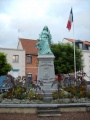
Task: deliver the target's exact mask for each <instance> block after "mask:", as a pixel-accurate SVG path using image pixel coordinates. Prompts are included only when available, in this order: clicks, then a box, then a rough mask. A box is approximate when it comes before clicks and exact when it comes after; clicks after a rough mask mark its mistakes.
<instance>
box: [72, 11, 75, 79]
mask: <svg viewBox="0 0 90 120" xmlns="http://www.w3.org/2000/svg"><path fill="white" fill-rule="evenodd" d="M72 11H73V9H72ZM73 41H74V73H75V79H76V52H75V40H74V21H73Z"/></svg>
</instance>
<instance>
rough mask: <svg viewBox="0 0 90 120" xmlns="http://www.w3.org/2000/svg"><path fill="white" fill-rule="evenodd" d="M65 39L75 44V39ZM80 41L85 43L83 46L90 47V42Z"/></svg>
mask: <svg viewBox="0 0 90 120" xmlns="http://www.w3.org/2000/svg"><path fill="white" fill-rule="evenodd" d="M64 39H66V40H68V41H70V42H75V39H70V38H64ZM80 41H81V42H83V44H86V45H90V42H88V41H82V40H80Z"/></svg>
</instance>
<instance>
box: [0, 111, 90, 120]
mask: <svg viewBox="0 0 90 120" xmlns="http://www.w3.org/2000/svg"><path fill="white" fill-rule="evenodd" d="M0 120H90V112H78V113H75V112H70V113H61V116H60V117H38V116H37V115H32V114H5V113H2V114H0Z"/></svg>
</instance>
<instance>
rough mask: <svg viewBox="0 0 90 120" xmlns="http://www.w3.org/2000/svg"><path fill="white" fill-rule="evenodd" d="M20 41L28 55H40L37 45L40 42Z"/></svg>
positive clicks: (22, 39)
mask: <svg viewBox="0 0 90 120" xmlns="http://www.w3.org/2000/svg"><path fill="white" fill-rule="evenodd" d="M19 41H20V42H21V44H22V47H23V49H24V50H25V51H26V53H29V54H37V53H38V49H37V48H36V43H37V42H38V40H32V39H24V38H19Z"/></svg>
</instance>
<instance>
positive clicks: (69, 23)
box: [67, 8, 73, 30]
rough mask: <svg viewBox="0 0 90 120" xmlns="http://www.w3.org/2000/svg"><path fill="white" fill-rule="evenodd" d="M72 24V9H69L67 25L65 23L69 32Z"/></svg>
mask: <svg viewBox="0 0 90 120" xmlns="http://www.w3.org/2000/svg"><path fill="white" fill-rule="evenodd" d="M72 22H73V12H72V8H71V11H70V15H69V19H68V23H67V28H68V30H71V26H72Z"/></svg>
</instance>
